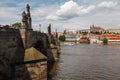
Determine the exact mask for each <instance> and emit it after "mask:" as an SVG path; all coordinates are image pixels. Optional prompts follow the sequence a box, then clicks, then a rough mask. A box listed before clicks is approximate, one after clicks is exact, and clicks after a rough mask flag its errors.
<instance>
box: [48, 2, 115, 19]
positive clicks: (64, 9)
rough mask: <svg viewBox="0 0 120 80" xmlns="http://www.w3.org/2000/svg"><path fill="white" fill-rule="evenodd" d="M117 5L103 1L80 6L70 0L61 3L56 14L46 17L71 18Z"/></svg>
mask: <svg viewBox="0 0 120 80" xmlns="http://www.w3.org/2000/svg"><path fill="white" fill-rule="evenodd" d="M116 5H117V2H113V1H104V2H101V3H99V4H94V5H88V6H81V5H78V4H77V3H76V2H75V1H73V0H70V1H68V2H66V3H64V4H63V5H61V6H60V8H59V9H58V10H57V11H56V14H54V16H53V15H52V16H51V15H49V16H48V17H49V18H47V19H59V18H58V17H60V18H61V19H71V18H74V17H80V16H83V15H87V14H90V13H91V12H94V11H96V12H99V10H100V9H101V8H104V9H113V8H115V7H116Z"/></svg>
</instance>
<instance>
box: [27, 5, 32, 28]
mask: <svg viewBox="0 0 120 80" xmlns="http://www.w3.org/2000/svg"><path fill="white" fill-rule="evenodd" d="M26 9H27V18H28V21H27V22H28V27H29V28H31V15H30V6H29V4H27V6H26Z"/></svg>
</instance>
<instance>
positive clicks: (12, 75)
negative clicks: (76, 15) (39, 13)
mask: <svg viewBox="0 0 120 80" xmlns="http://www.w3.org/2000/svg"><path fill="white" fill-rule="evenodd" d="M26 8H27V14H26V13H25V11H24V12H23V13H22V26H21V28H19V29H15V28H10V27H9V26H4V27H0V80H8V79H9V80H18V79H21V80H32V79H33V80H38V79H41V80H47V76H46V77H45V76H43V77H42V76H41V77H40V76H39V77H31V76H33V75H31V73H30V71H29V68H28V67H27V66H26V64H27V65H28V64H29V65H31V64H33V63H34V64H35V65H37V66H38V64H40V66H42V65H41V64H42V62H43V63H44V69H46V68H45V64H46V62H45V61H47V65H46V67H47V72H48V74H49V72H50V69H51V68H52V66H53V64H54V61H55V59H56V58H55V57H57V56H55V55H56V54H58V53H57V52H58V46H59V45H58V40H57V39H58V38H57V34H56V35H52V34H51V24H50V25H49V26H48V34H46V33H41V32H40V31H33V29H32V26H31V25H32V23H31V21H32V19H31V16H30V15H31V14H30V6H29V5H28V4H27V7H26ZM51 45H52V46H51ZM32 47H33V48H32ZM30 48H31V49H30ZM52 49H56V50H57V52H56V53H55V52H54V51H52ZM31 51H35V52H31ZM28 52H29V53H28ZM37 53H38V54H37ZM39 53H40V54H41V55H40V54H39ZM27 54H28V55H27ZM26 55H27V56H26ZM31 55H33V56H34V59H33V58H32V56H31ZM36 55H38V56H36ZM41 56H42V57H41ZM46 57H47V59H46ZM28 59H29V60H28ZM21 66H22V67H21ZM31 69H33V70H34V71H35V67H32V68H30V70H31ZM43 71H45V70H43ZM20 72H21V73H20ZM47 72H38V73H39V74H41V73H44V74H43V75H45V74H46V73H47ZM27 73H28V74H27ZM35 73H36V74H35V75H39V74H38V73H37V72H36V71H35ZM16 74H18V75H17V76H16ZM21 74H22V75H21ZM46 75H47V74H46ZM20 76H21V77H20ZM42 78H44V79H42Z"/></svg>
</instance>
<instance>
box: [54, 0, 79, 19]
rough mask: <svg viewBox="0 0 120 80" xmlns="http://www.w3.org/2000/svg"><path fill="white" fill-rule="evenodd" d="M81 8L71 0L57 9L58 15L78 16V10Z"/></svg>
mask: <svg viewBox="0 0 120 80" xmlns="http://www.w3.org/2000/svg"><path fill="white" fill-rule="evenodd" d="M78 10H79V5H78V4H77V3H76V2H74V1H72V0H71V1H69V2H66V3H65V4H63V5H62V6H60V9H59V10H57V12H56V15H57V16H60V17H70V18H71V17H74V16H78V14H77V11H78Z"/></svg>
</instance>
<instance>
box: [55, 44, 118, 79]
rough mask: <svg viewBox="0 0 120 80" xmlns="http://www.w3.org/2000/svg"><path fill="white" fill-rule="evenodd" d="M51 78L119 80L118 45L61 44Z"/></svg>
mask: <svg viewBox="0 0 120 80" xmlns="http://www.w3.org/2000/svg"><path fill="white" fill-rule="evenodd" d="M53 80H120V45H91V44H79V45H75V46H61V55H60V61H59V63H58V68H57V71H56V73H55V75H54V76H53Z"/></svg>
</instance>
